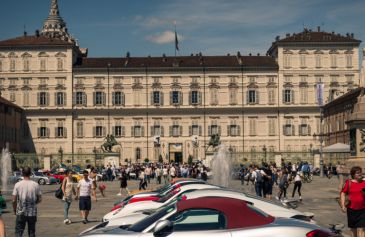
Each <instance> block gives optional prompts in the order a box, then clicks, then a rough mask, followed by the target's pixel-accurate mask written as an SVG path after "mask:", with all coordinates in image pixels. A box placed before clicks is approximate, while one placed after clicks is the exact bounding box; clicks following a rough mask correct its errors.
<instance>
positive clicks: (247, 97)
mask: <svg viewBox="0 0 365 237" xmlns="http://www.w3.org/2000/svg"><path fill="white" fill-rule="evenodd" d="M249 92H250V91H247V92H246V104H249V103H250V93H249Z"/></svg>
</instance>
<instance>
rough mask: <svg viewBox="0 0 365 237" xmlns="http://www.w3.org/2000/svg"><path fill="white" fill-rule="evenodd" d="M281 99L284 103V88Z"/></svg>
mask: <svg viewBox="0 0 365 237" xmlns="http://www.w3.org/2000/svg"><path fill="white" fill-rule="evenodd" d="M282 101H283V103H285V90H283V91H282Z"/></svg>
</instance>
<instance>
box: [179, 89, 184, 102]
mask: <svg viewBox="0 0 365 237" xmlns="http://www.w3.org/2000/svg"><path fill="white" fill-rule="evenodd" d="M179 105H183V93H182V92H181V91H179Z"/></svg>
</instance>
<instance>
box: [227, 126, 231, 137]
mask: <svg viewBox="0 0 365 237" xmlns="http://www.w3.org/2000/svg"><path fill="white" fill-rule="evenodd" d="M230 128H231V126H230V125H227V136H231V129H230Z"/></svg>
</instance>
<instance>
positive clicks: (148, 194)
mask: <svg viewBox="0 0 365 237" xmlns="http://www.w3.org/2000/svg"><path fill="white" fill-rule="evenodd" d="M205 183H206V182H204V181H202V180H199V179H190V178H188V179H182V178H178V179H174V180H172V181H171V182H170V183H169V184H166V185H165V186H163V187H161V188H158V189H156V190H149V191H147V190H144V192H139V193H133V192H131V191H130V192H129V193H130V194H132V195H129V196H127V197H126V198H124V199H122V200H121V201H119V202H116V203H115V204H114V207H113V209H112V211H113V210H116V209H118V208H120V207H122V206H124V205H126V204H127V203H133V202H139V201H147V200H158V199H159V197H158V196H159V195H162V194H163V193H164V192H167V191H168V190H173V189H176V188H179V187H181V186H184V185H188V184H205Z"/></svg>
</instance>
